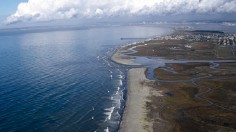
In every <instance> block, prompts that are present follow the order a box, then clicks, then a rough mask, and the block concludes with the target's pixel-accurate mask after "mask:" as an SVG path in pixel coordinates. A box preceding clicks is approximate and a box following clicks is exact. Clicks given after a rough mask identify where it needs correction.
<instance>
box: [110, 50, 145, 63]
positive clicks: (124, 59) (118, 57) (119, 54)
mask: <svg viewBox="0 0 236 132" xmlns="http://www.w3.org/2000/svg"><path fill="white" fill-rule="evenodd" d="M124 52H127V50H124V49H122V48H120V49H118V50H117V51H116V52H115V53H114V54H113V56H112V57H111V60H112V61H114V62H116V63H119V64H123V65H135V66H137V65H140V64H138V63H135V62H133V61H131V60H130V59H131V57H129V56H126V55H124Z"/></svg>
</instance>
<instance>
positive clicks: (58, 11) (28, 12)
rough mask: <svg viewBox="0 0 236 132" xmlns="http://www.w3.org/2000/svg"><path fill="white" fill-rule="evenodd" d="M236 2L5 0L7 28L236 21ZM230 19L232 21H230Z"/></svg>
mask: <svg viewBox="0 0 236 132" xmlns="http://www.w3.org/2000/svg"><path fill="white" fill-rule="evenodd" d="M235 14H236V0H2V1H1V2H0V15H1V19H0V20H2V21H3V22H4V23H5V24H14V23H22V22H23V23H24V22H38V21H53V20H70V19H73V18H77V19H81V18H89V19H91V18H109V17H111V18H112V17H117V16H119V17H143V18H145V17H147V16H153V17H157V18H158V17H160V18H163V16H164V17H165V16H166V18H168V16H182V17H183V16H186V17H191V16H192V17H193V16H200V18H206V19H207V18H214V17H215V18H216V17H217V19H222V20H224V19H225V18H228V16H232V18H231V19H232V20H235V19H236V15H235ZM228 19H229V18H228Z"/></svg>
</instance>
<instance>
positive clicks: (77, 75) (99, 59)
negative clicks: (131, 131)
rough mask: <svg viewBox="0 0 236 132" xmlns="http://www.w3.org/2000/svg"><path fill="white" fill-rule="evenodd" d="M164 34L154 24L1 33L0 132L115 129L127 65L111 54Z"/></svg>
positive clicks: (91, 131) (161, 29) (124, 93)
mask: <svg viewBox="0 0 236 132" xmlns="http://www.w3.org/2000/svg"><path fill="white" fill-rule="evenodd" d="M168 32H170V28H167V27H160V26H156V25H152V26H145V25H137V26H104V27H86V28H76V29H70V30H52V31H51V30H43V31H34V30H32V31H31V30H24V29H15V30H4V31H1V33H0V131H2V132H3V131H19V132H26V131H40V132H42V131H70V132H73V131H76V132H94V131H97V132H99V131H111V132H113V131H118V128H119V123H120V120H121V117H122V113H123V111H124V106H125V99H126V73H127V70H128V69H129V67H128V66H123V65H119V64H116V63H114V62H112V61H111V60H110V57H111V55H112V54H113V53H114V51H115V49H116V48H117V47H119V46H120V45H124V44H128V43H131V42H134V41H140V39H138V38H142V39H144V38H150V37H153V36H161V35H164V34H167V33H168ZM120 38H135V39H120ZM136 39H138V40H136Z"/></svg>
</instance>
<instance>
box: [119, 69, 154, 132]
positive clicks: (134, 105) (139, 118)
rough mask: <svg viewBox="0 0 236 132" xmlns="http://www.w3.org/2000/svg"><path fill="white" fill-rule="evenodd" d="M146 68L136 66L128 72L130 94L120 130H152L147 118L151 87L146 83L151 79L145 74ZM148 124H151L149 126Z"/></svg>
mask: <svg viewBox="0 0 236 132" xmlns="http://www.w3.org/2000/svg"><path fill="white" fill-rule="evenodd" d="M145 70H146V68H134V69H131V70H129V72H128V96H127V102H126V108H125V112H124V116H123V120H122V122H121V126H120V132H143V131H151V130H148V129H149V128H152V127H151V126H150V125H151V124H150V123H149V122H148V121H147V120H146V119H145V118H146V106H145V104H146V101H147V97H148V96H149V94H150V88H149V87H148V86H147V85H145V83H146V82H148V81H149V80H147V79H146V76H145ZM147 126H150V127H149V128H148V127H147Z"/></svg>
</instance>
